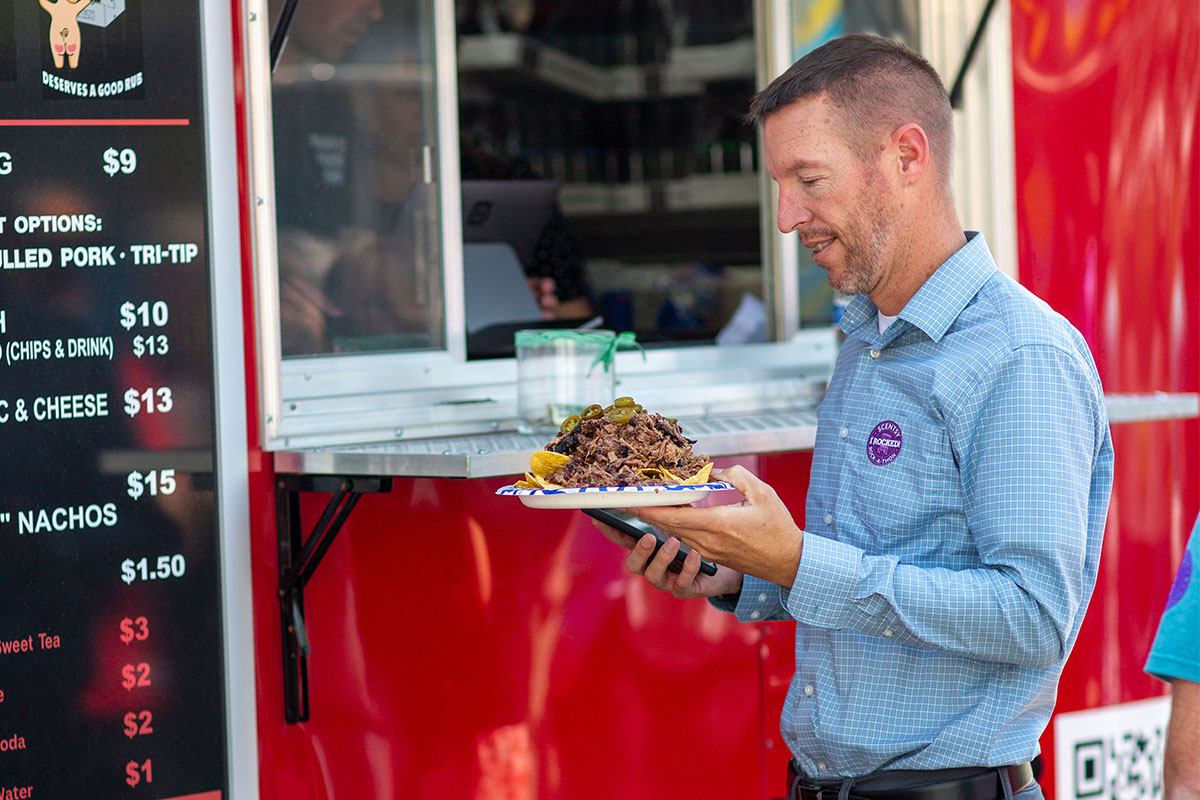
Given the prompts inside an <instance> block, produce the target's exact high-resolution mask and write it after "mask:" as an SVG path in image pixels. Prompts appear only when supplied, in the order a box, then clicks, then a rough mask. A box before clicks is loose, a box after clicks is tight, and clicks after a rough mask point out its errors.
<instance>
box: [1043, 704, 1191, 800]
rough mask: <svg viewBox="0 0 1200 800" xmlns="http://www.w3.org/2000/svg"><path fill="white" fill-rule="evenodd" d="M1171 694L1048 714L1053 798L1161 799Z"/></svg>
mask: <svg viewBox="0 0 1200 800" xmlns="http://www.w3.org/2000/svg"><path fill="white" fill-rule="evenodd" d="M1170 712H1171V698H1170V697H1169V696H1167V697H1154V698H1151V699H1149V700H1137V701H1135V702H1132V703H1121V704H1120V705H1115V706H1104V707H1102V708H1095V709H1089V710H1087V711H1072V712H1068V713H1064V714H1057V715H1055V717H1054V776H1055V777H1054V792H1055V799H1056V800H1161V799H1162V762H1163V748H1164V745H1165V743H1166V733H1167V718H1168V717H1169V716H1170Z"/></svg>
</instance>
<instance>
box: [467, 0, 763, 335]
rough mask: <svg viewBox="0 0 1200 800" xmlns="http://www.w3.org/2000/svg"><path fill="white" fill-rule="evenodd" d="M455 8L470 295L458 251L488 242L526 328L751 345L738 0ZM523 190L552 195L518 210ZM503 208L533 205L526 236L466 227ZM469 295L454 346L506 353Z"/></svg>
mask: <svg viewBox="0 0 1200 800" xmlns="http://www.w3.org/2000/svg"><path fill="white" fill-rule="evenodd" d="M456 12H457V34H458V85H459V121H460V128H461V143H460V149H461V171H462V178H463V192H464V218H463V235H464V239H465V241H466V252H465V253H464V257H465V266H464V269H465V271H466V274H465V280H466V283H467V291H468V294H470V292H471V286H472V284H473V282H474V281H475V280H476V278H475V277H474V274H476V273H477V272H478V271H479V269H480V268H479V266H478V263H477V262H478V258H479V256H478V255H477V254H476V253H473V252H472V251H473V250H475V249H476V248H475V247H473V245H483V244H485V243H491V244H492V245H498V246H499V248H498V249H499V252H500V253H502V254H503V253H505V252H506V251H505V250H504V247H505V246H507V247H508V248H509V250H510V252H507V259H506V263H507V269H508V274H515V275H517V276H518V279H520V278H521V277H522V276H523V278H524V280H525V281H526V282H527V283H528V284H529V288H530V291H531V293H532V295H533V297H534V301H535V303H536V305H535V306H533V315H534V317H535V321H540V322H541V324H544V325H555V326H560V325H577V324H587V323H588V322H589V321H592V324H597V325H602V326H603V327H605V328H610V329H614V330H632V331H635V332H636V333H637V336H638V340H639V341H640V342H642V343H643V344H646V345H648V346H653V345H655V344H668V343H673V344H679V343H712V342H714V341H721V342H749V341H764V340H765V339H766V338H767V326H766V319H767V317H768V314H767V313H766V311H765V309H764V306H763V302H762V301H763V299H764V298H763V292H764V289H763V286H764V278H763V255H762V244H761V222H760V203H761V187H760V184H759V181H758V177H757V171H758V154H757V145H756V132H755V130H754V129H753V127H751V126H748V125H746V124H744V123H743V121H742V117H743V115H744V113H745V110H746V107H747V103H748V101H749V99H750V97H751V95H752V94H753V92H754V88H755V85H754V76H755V44H754V22H753V10H752V3H751V0H670V2H667V0H646V2H637V3H629V2H617V0H594V2H590V3H578V2H573V1H572V0H459V2H458V3H457V5H456ZM496 182H499V183H498V184H497V183H496ZM528 184H537V185H541V186H543V187H547V188H548V190H549V191H550V192H551V194H550V195H549V197H550V200H549V202H546V201H545V195H544V194H543V195H539V196H538V197H539V200H538V201H537V202H535V203H532V204H530V200H529V198H530V197H531V196H533V195H534V194H535V190H534V189H533V188H532V187H531V186H529V185H528ZM489 191H490V192H492V193H493V194H492V196H488V195H487V192H489ZM509 203H517V204H520V205H521V206H522V207H525V208H528V209H530V213H529V214H528V216H527V217H526V218H525V227H524V228H523V229H520V230H517V231H513V230H511V229H509V230H508V231H506V232H492V233H488V232H486V231H483V230H480V229H479V228H480V225H481V220H482V219H485V218H486V217H487V212H488V209H489V208H491V209H498V208H500V207H501V206H503V205H505V204H509ZM518 227H520V226H518ZM478 249H479V250H481V251H482V250H483V248H482V247H479V248H478ZM491 255H492V256H496V251H492V253H491ZM521 302H522V303H524V301H521ZM471 305H472V304H471V302H470V297H468V302H467V327H468V356H486V355H503V354H505V352H504V350H505V345H507V346H508V347H509V348H511V330H508V329H505V328H504V327H502V323H498V322H492V323H491V327H490V330H489V329H488V326H484V325H475V324H474V323H473V319H472V311H471ZM529 308H530V307H529V306H528V305H527V304H526V305H525V308H524V309H523V310H520V311H515V312H513V314H512V315H511V316H509V317H508V318H507V322H508V323H510V325H509V327H510V328H511V327H513V326H515V325H517V324H518V323H521V322H523V321H527V320H528V315H529V313H530V311H529ZM739 308H741V309H742V313H741V317H740V319H739V321H740V324H738V325H731V324H730V323H731V320H732V319H733V318H734V315H735V313H736V312H738V309H739ZM492 311H493V313H494V314H495V313H498V311H497V310H496V309H495V308H493V309H492ZM523 315H524V316H523ZM497 326H500V327H497ZM489 333H492V334H495V335H492V336H489V335H488V334H489Z"/></svg>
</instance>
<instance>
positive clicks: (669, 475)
mask: <svg viewBox="0 0 1200 800" xmlns="http://www.w3.org/2000/svg"><path fill="white" fill-rule="evenodd" d="M658 471H659V472H661V473H662V476H663V477H664V478H666V481H667V485H668V486H671V485H676V486H678V485H679V484H681V483H683V478H681V477H679V476H678V475H676V474H675V473H674V472H671V470H669V469H667V468H666V467H659V468H658Z"/></svg>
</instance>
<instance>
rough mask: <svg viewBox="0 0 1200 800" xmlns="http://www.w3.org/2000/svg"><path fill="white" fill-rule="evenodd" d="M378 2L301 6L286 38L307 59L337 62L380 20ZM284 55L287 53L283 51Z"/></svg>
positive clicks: (341, 0) (331, 0)
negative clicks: (288, 37)
mask: <svg viewBox="0 0 1200 800" xmlns="http://www.w3.org/2000/svg"><path fill="white" fill-rule="evenodd" d="M380 3H381V0H318V2H309V3H301V4H300V6H299V8H298V9H297V10H296V16H295V17H294V18H293V20H292V29H291V31H290V38H291V39H292V40H293V43H294V44H296V45H298V46H299V47H298V49H300V50H303V51H304V53H305V54H307V55H308V56H309V57H310V58H317V59H320V60H321V61H328V62H337V61H340V60H341V59H342V58H344V57H345V55H346V51H347V50H349V49H350V48H351V47H353V46H354V44H355V43H357V42H358V40H359V39H361V38H362V35H363V34H364V33H366V32H367V28H368V27H370V25H371V24H372V23H374V22H378V21H379V20H380V19H381V18H382V17H383V8H382V6H381V5H380ZM284 52H285V53H286V52H287V49H286V48H285V50H284Z"/></svg>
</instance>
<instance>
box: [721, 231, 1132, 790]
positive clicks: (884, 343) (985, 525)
mask: <svg viewBox="0 0 1200 800" xmlns="http://www.w3.org/2000/svg"><path fill="white" fill-rule="evenodd" d="M967 235H968V237H970V238H969V241H968V242H967V244H966V245H964V246H963V247H962V249H960V250H959V251H958V252H956V253H955V254H954V255H953V256H951V257H950V259H949V260H947V261H946V263H944V264H943V265H942V266H941V267H940V268H939V269H938V270H937V272H935V273H934V274H933V276H932V277H931V278H930V279H929V280H928V281H927V282H926V283H925V285H924V286H922V287H921V289H920V290H919V291H918V292H917V294H916V295H915V296H914V297H913V298H912V299H911V300H910V301H909V303H908V305H906V306H905V308H904V310H903V311H902V312H901V313H900V316H899V319H897V320H896V321H895V322H893V323H892V324H891V325H890V326H889V327H888V328H887V330H886V331H885V332H884V333H883V335H882V336H881V335H880V333H879V329H878V326H877V324H876V314H877V312H876V309H875V306H874V304H873V303H872V302H871V301H870V299H868V298H867V297H865V296H860V297H856V298H855V299H854V300H853V301H852V302H851V303H850V305H849V306H848V307H847V308H846V311H845V314H844V316H843V318H842V322H841V325H842V328H843V329H844V330H845V332H846V334H847V337H848V338H847V340H846V341H845V343H844V344H843V345H842V349H841V352H840V354H839V356H838V360H837V367H836V369H835V371H834V374H833V377H832V379H831V382H830V386H829V390H828V392H827V393H826V396H825V399H824V401H823V402H822V403H821V407H820V411H819V424H818V427H817V441H816V450H815V452H814V457H813V466H812V476H811V480H810V486H809V491H808V502H807V505H806V507H805V520H806V528H807V529H806V531H805V536H804V553H803V556H802V558H801V562H800V569H799V571H798V572H797V574H796V580H795V583H794V584H792V586H791V587H788V588H781V587H779V586H776V585H775V584H772V583H768V582H766V581H763V580H760V579H757V578H751V577H747V578H746V580H745V583H744V585H743V587H742V592H741V596H740V598H739V601H738V604H737V607H736V610H735V613H736V614H737V617H738V618H739V619H741V620H743V621H754V620H766V619H787V618H792V619H795V620H797V625H796V674H795V677H794V678H793V680H792V683H791V686H790V688H789V689H788V694H787V700H786V703H785V706H784V711H783V718H782V721H781V723H780V729H781V731H782V733H783V736H784V738H785V739H786V741H787V743H788V746H789V747H790V748H791V751H792V753H793V754H794V755H795V757H796V759H797V761H798V763H799V766H800V768H801V769H802V770H804V771H805V772H806V773H808V774H809V775H810V776H811V777H814V778H819V779H833V778H836V777H845V776H858V775H863V774H865V773H868V772H873V771H876V770H881V769H940V768H946V767H961V766H999V765H1002V764H1014V763H1019V762H1022V761H1026V760H1028V759H1030V758H1032V757H1033V756H1034V755H1036V754H1037V752H1038V737H1039V736H1040V735H1041V733H1042V731H1043V729H1044V728H1045V726H1046V724H1047V722H1048V721H1049V718H1050V712H1051V709H1052V707H1053V705H1054V699H1055V692H1056V687H1057V684H1058V678H1059V675H1060V673H1061V671H1062V666H1063V662H1064V661H1065V660H1066V658H1067V654H1068V653H1069V652H1070V649H1071V646H1072V645H1073V644H1074V642H1075V637H1076V635H1077V634H1078V632H1079V626H1080V622H1081V620H1082V618H1083V613H1084V610H1085V609H1086V608H1087V604H1088V600H1089V599H1090V598H1091V594H1092V589H1093V587H1094V585H1095V580H1096V570H1097V564H1098V562H1099V559H1100V541H1101V536H1102V534H1103V531H1104V519H1105V515H1106V513H1107V509H1108V499H1109V494H1110V491H1111V488H1112V474H1113V451H1112V440H1111V439H1110V437H1109V430H1108V417H1107V413H1106V411H1105V405H1104V396H1103V392H1102V389H1101V386H1100V379H1099V377H1098V376H1097V374H1096V368H1095V365H1094V363H1093V361H1092V358H1091V355H1090V353H1089V352H1088V348H1087V345H1086V344H1085V343H1084V340H1083V337H1082V336H1080V334H1079V332H1078V331H1076V330H1075V329H1074V328H1073V327H1072V326H1071V325H1070V324H1069V323H1068V322H1067V321H1066V320H1065V319H1063V317H1061V316H1060V315H1059V314H1057V313H1055V312H1054V311H1052V310H1051V309H1050V308H1049V306H1047V305H1046V304H1045V303H1044V302H1042V301H1041V300H1039V299H1037V298H1036V297H1034V296H1033V295H1032V294H1030V293H1029V292H1028V291H1026V290H1025V289H1024V288H1022V287H1021V286H1020V285H1018V284H1017V283H1016V282H1015V281H1013V280H1012V279H1011V278H1008V277H1007V276H1005V275H1003V274H1002V273H1000V272H999V271H998V270H997V269H996V264H995V262H994V261H993V260H992V256H991V253H990V252H989V251H988V248H987V244H986V243H985V242H984V239H983V236H981V235H978V234H975V233H972V232H968V234H967ZM718 605H719V604H718Z"/></svg>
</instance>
